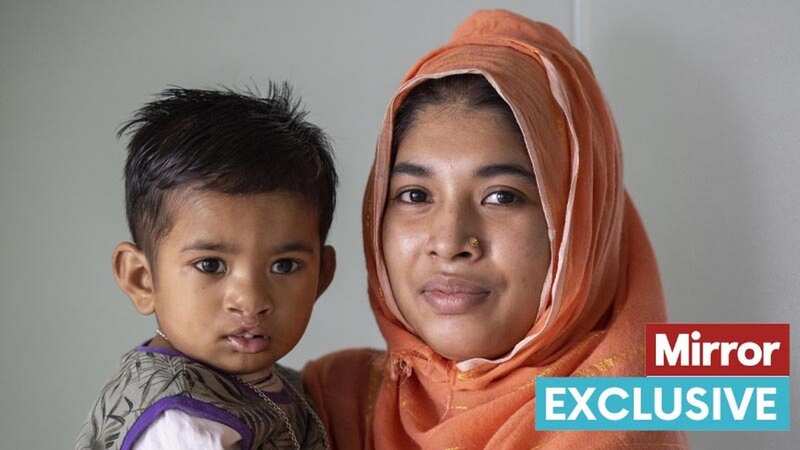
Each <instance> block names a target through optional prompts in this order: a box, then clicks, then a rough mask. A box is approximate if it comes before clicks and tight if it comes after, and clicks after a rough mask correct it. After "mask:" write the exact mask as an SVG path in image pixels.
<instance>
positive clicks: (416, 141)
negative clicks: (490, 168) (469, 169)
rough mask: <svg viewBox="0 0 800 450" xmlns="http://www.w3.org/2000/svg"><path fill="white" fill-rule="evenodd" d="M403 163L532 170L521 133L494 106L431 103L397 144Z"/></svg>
mask: <svg viewBox="0 0 800 450" xmlns="http://www.w3.org/2000/svg"><path fill="white" fill-rule="evenodd" d="M401 163H413V164H416V165H418V166H425V165H451V166H465V165H466V166H470V165H471V166H483V165H486V164H489V163H492V164H506V165H515V166H521V167H524V168H526V170H528V171H529V170H530V167H531V161H530V158H529V155H528V151H527V148H526V147H525V143H524V140H523V138H522V134H521V133H520V131H519V129H518V128H517V127H516V124H509V123H508V120H507V119H506V118H505V117H503V115H502V114H499V113H497V112H494V111H493V110H491V109H485V108H478V109H467V108H464V107H461V106H452V105H451V106H448V105H444V106H430V107H427V108H425V109H424V110H422V111H420V114H419V115H418V116H417V118H416V120H415V121H414V124H413V126H412V127H411V128H410V129H409V130H408V132H407V133H406V135H405V136H404V138H403V140H402V142H400V144H399V145H398V148H397V155H396V157H395V166H396V165H398V164H401Z"/></svg>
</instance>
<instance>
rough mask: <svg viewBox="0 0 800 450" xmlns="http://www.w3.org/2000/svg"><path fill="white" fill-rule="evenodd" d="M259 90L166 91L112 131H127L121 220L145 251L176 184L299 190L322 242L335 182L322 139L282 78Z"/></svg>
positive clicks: (165, 222)
mask: <svg viewBox="0 0 800 450" xmlns="http://www.w3.org/2000/svg"><path fill="white" fill-rule="evenodd" d="M261 95H262V94H261V93H259V92H257V91H256V92H252V91H246V92H235V91H233V90H228V89H223V90H201V89H183V88H172V89H167V90H164V91H162V92H161V93H160V94H159V95H158V96H157V99H156V100H154V101H152V102H150V103H147V104H146V105H144V106H143V107H142V108H141V109H139V110H138V111H137V112H136V113H135V115H134V117H133V119H131V120H130V121H128V122H126V123H125V124H123V125H122V127H121V128H120V130H119V132H118V136H119V137H122V136H123V135H128V136H130V142H129V143H128V158H127V162H126V164H125V207H126V213H127V217H128V226H129V227H130V231H131V235H132V238H133V240H134V242H135V243H136V245H138V246H139V247H140V248H142V249H143V250H144V252H145V254H146V255H148V257H150V258H152V257H153V255H155V253H156V249H157V244H158V241H159V239H160V238H162V237H163V236H164V235H165V234H166V233H167V232H168V231H169V228H170V226H171V223H170V217H169V211H167V210H166V208H165V206H164V203H165V201H166V198H167V194H168V193H169V192H172V191H174V190H175V189H178V188H183V187H191V188H195V189H200V190H208V191H214V192H221V193H225V194H234V195H235V194H257V193H264V192H272V191H280V190H283V191H288V192H296V193H300V194H302V195H303V196H304V197H306V198H307V199H308V200H309V201H310V202H311V204H313V205H314V206H316V207H317V210H318V214H319V235H320V240H321V242H325V239H326V237H327V234H328V230H329V229H330V226H331V221H332V220H333V210H334V208H335V205H336V184H337V182H338V178H337V175H336V170H335V168H334V165H333V158H332V151H331V146H330V144H329V141H328V138H327V137H326V135H325V133H324V132H323V131H322V130H321V129H320V128H319V127H317V126H316V125H314V124H312V123H309V122H307V121H306V120H305V118H306V115H307V113H306V111H304V110H303V109H301V107H300V101H299V100H294V99H293V97H292V92H291V88H290V87H289V85H288V84H287V83H283V84H280V85H278V84H275V83H270V84H269V89H268V91H267V93H266V96H264V97H262V96H261Z"/></svg>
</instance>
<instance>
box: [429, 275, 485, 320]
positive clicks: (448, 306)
mask: <svg viewBox="0 0 800 450" xmlns="http://www.w3.org/2000/svg"><path fill="white" fill-rule="evenodd" d="M490 293H491V291H490V290H489V289H487V288H485V287H484V286H482V285H481V284H479V283H475V282H473V281H469V280H465V279H462V278H452V277H436V278H433V279H431V280H430V281H428V282H427V283H425V285H424V286H423V287H422V297H423V298H424V299H425V301H426V302H427V303H428V304H429V305H430V306H431V307H432V308H433V310H434V311H435V312H436V313H437V314H441V315H456V314H464V313H465V312H467V311H468V310H469V309H470V308H472V307H474V306H476V305H478V304H479V303H482V302H483V301H484V300H486V299H487V298H488V297H489V294H490Z"/></svg>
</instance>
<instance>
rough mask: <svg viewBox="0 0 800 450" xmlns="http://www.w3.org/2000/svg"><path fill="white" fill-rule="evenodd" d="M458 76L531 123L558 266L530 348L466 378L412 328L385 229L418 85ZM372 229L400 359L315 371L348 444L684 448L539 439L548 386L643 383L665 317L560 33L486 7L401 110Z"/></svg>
mask: <svg viewBox="0 0 800 450" xmlns="http://www.w3.org/2000/svg"><path fill="white" fill-rule="evenodd" d="M458 73H479V74H482V75H483V76H484V77H486V79H487V80H488V81H489V82H490V83H491V84H492V85H493V86H494V87H495V88H496V89H497V91H498V92H499V94H500V95H501V96H502V97H503V98H504V99H505V100H506V102H507V103H508V104H509V106H510V107H511V109H512V111H513V113H514V116H515V117H516V119H517V122H518V124H519V127H520V129H521V130H522V134H523V137H524V139H525V144H526V146H527V148H528V153H529V155H530V158H531V161H532V165H533V169H534V173H535V175H536V179H537V183H538V187H539V191H540V196H541V198H542V204H543V209H544V213H545V218H546V220H547V224H548V233H549V238H550V246H551V264H550V269H549V272H548V274H547V277H546V280H545V283H544V287H543V292H542V295H541V296H540V295H539V293H535V294H532V296H531V301H536V302H540V308H539V313H538V316H537V318H536V320H535V322H534V325H533V327H532V329H531V330H530V332H529V333H528V337H529V338H528V339H526V340H525V341H523V342H521V343H520V345H518V346H517V347H516V348H515V349H514V351H512V352H511V353H510V354H509V355H507V357H506V358H501V359H500V360H497V361H485V360H471V361H467V362H461V364H459V365H458V366H457V365H456V364H457V363H456V362H454V361H450V360H448V359H445V358H444V357H442V356H441V355H438V354H437V353H435V352H434V351H433V350H432V349H431V348H430V347H429V346H428V345H426V344H425V342H423V341H422V340H421V339H420V338H418V337H417V336H416V335H414V334H413V333H412V332H411V331H409V328H408V327H407V326H406V324H405V321H404V320H403V319H402V315H400V313H399V311H398V309H397V306H396V304H395V300H394V298H393V295H392V292H391V289H390V284H389V281H388V277H387V272H386V268H385V265H384V261H383V253H382V248H381V236H380V232H381V219H382V216H383V209H384V205H385V201H386V192H387V188H388V182H389V172H390V169H391V168H390V167H389V165H390V162H391V143H392V128H393V119H394V115H395V113H396V111H397V109H398V107H399V106H400V105H401V103H402V101H403V99H404V98H405V96H406V95H407V94H408V92H409V91H410V90H411V89H412V88H413V87H414V86H416V85H417V84H419V83H420V82H422V81H424V80H426V79H431V78H440V77H444V76H448V75H453V74H458ZM363 225H364V245H365V252H366V259H367V269H368V273H369V298H370V304H371V306H372V309H373V312H374V314H375V317H376V319H377V321H378V325H379V327H380V329H381V332H382V333H383V336H384V338H385V339H386V342H387V345H388V349H387V351H386V352H378V351H374V350H348V351H344V352H339V353H335V354H332V355H328V356H326V357H324V358H322V359H320V360H318V361H314V362H311V363H309V365H308V366H307V367H306V369H305V371H304V379H305V382H306V386H307V388H308V391H309V393H310V394H311V396H312V398H313V400H314V402H315V403H316V405H317V406H318V408H319V409H320V413H321V415H322V417H323V420H324V421H325V422H326V424H327V425H328V427H329V430H330V433H331V438H332V441H333V443H334V445H335V447H336V448H339V449H344V450H346V449H356V448H367V449H413V448H423V449H484V448H486V449H522V448H525V449H529V448H545V449H562V448H608V449H611V448H614V449H616V448H650V447H652V448H660V449H664V448H685V440H684V436H683V434H681V433H667V432H558V433H556V432H542V431H536V430H535V429H534V415H535V414H534V408H535V405H534V403H535V399H534V387H535V382H536V378H537V377H539V376H542V375H548V376H631V375H641V374H642V373H643V367H644V354H643V353H644V324H645V323H647V322H660V321H664V320H665V312H664V299H663V294H662V289H661V284H660V281H659V277H658V269H657V267H656V262H655V258H654V255H653V251H652V248H651V246H650V243H649V242H648V239H647V236H646V234H645V231H644V227H643V225H642V222H641V219H640V218H639V216H638V215H637V213H636V210H635V209H634V206H633V204H632V203H631V200H630V199H629V197H628V196H627V194H626V193H625V191H624V188H623V185H622V167H621V154H620V145H619V139H618V136H617V132H616V128H615V125H614V122H613V119H612V117H611V113H610V111H609V109H608V105H607V104H606V102H605V100H604V99H603V96H602V93H601V92H600V89H599V87H598V85H597V82H596V80H595V78H594V75H593V74H592V70H591V68H590V66H589V63H588V61H587V60H586V59H585V58H584V57H583V55H581V53H580V52H579V51H578V50H576V49H575V48H573V47H572V46H571V45H570V43H569V42H568V41H567V40H566V39H565V38H564V36H563V35H562V34H561V33H560V32H559V31H558V30H556V29H555V28H553V27H551V26H549V25H546V24H543V23H539V22H534V21H531V20H528V19H526V18H524V17H520V16H518V15H515V14H513V13H510V12H507V11H480V12H478V13H476V14H474V15H473V16H471V17H470V18H468V19H467V20H466V21H465V22H464V23H463V24H462V25H461V26H460V27H459V28H458V29H457V30H456V32H455V34H454V35H453V38H452V39H451V41H450V42H449V43H448V44H446V45H445V46H444V47H442V48H440V49H438V50H435V51H433V52H431V53H430V54H428V55H427V56H425V57H424V58H422V59H421V60H420V61H419V62H418V63H417V64H416V65H415V66H414V67H413V68H412V69H411V70H410V71H409V72H408V74H407V75H406V77H405V82H404V83H403V85H402V86H401V87H400V89H399V90H398V92H397V94H396V95H395V97H394V98H393V99H392V101H391V102H390V104H389V108H388V111H387V114H386V117H385V120H384V124H383V130H382V133H381V135H380V138H379V141H378V145H377V150H376V156H375V162H374V165H373V167H372V173H371V175H370V178H369V181H368V184H367V190H366V193H365V198H364V212H363ZM498 332H501V330H498ZM465 364H466V365H465Z"/></svg>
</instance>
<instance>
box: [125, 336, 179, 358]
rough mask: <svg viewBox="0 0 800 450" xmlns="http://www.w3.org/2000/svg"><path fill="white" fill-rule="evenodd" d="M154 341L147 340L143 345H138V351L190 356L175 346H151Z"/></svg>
mask: <svg viewBox="0 0 800 450" xmlns="http://www.w3.org/2000/svg"><path fill="white" fill-rule="evenodd" d="M151 341H152V339H151V340H149V341H145V342H144V343H143V344H142V345H140V346H138V347H136V351H137V352H143V353H159V354H161V355H167V356H183V357H184V358H188V356H186V355H184V354H183V353H181V352H179V351H177V350H175V349H174V348H169V347H152V346H150V342H151Z"/></svg>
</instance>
